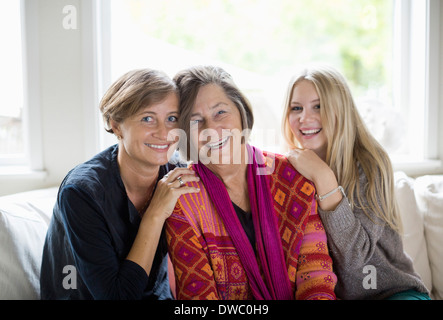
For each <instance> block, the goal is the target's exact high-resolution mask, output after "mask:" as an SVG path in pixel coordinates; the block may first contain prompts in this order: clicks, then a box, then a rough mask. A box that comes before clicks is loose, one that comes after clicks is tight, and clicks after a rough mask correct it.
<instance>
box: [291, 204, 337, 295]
mask: <svg viewBox="0 0 443 320" xmlns="http://www.w3.org/2000/svg"><path fill="white" fill-rule="evenodd" d="M314 205H315V204H314ZM314 212H315V210H314ZM299 257H300V258H299V264H298V267H297V279H296V281H297V286H296V287H297V292H296V299H297V300H299V299H303V300H304V299H308V300H312V299H326V300H331V299H335V294H334V288H335V285H336V283H337V277H336V275H335V274H334V272H333V268H332V259H331V257H330V256H329V250H328V245H327V239H326V234H325V230H324V228H323V225H322V223H321V220H320V217H319V216H318V215H317V214H316V213H313V214H311V215H310V216H309V221H308V224H307V226H306V229H305V232H304V237H303V242H302V245H301V247H300V254H299Z"/></svg>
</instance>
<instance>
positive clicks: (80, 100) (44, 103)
mask: <svg viewBox="0 0 443 320" xmlns="http://www.w3.org/2000/svg"><path fill="white" fill-rule="evenodd" d="M31 2H32V3H31ZM88 2H92V1H89V0H88V1H81V0H69V1H66V0H26V1H25V5H26V6H29V7H28V9H30V10H29V11H28V12H27V14H31V15H32V16H33V17H32V18H33V19H30V18H29V19H27V20H28V22H29V21H31V20H32V21H34V22H33V23H34V25H33V28H38V30H36V36H37V39H36V40H37V41H36V43H38V47H34V48H28V52H30V53H32V54H37V55H38V60H37V61H38V68H36V67H35V66H34V67H32V68H31V70H32V73H33V75H34V78H33V83H32V84H31V85H32V86H37V87H38V90H37V91H38V94H37V95H35V96H34V97H31V101H30V103H31V107H32V106H34V107H38V106H39V108H40V113H39V114H36V115H33V116H31V118H30V119H29V121H30V122H34V121H39V122H40V123H41V126H40V127H41V148H42V151H43V152H42V157H41V161H37V162H40V163H41V164H42V167H41V168H39V169H41V170H40V172H37V173H36V174H26V173H24V174H12V175H6V176H4V177H1V178H0V195H3V194H9V193H13V192H19V191H26V190H31V189H34V188H41V187H48V186H53V185H58V184H59V183H60V182H61V180H62V179H63V177H64V176H65V175H66V173H67V172H68V171H69V170H70V169H71V168H73V167H74V166H75V165H77V164H78V163H81V162H83V161H85V160H87V159H88V158H89V157H90V156H91V155H93V154H95V153H96V151H97V150H98V149H96V148H98V143H96V142H97V141H98V136H97V132H96V130H97V127H96V126H95V117H96V112H95V110H96V109H95V108H97V105H93V104H94V103H95V101H91V100H93V99H91V93H90V92H91V90H90V89H91V88H90V87H91V86H92V85H93V84H92V82H93V81H92V80H93V79H92V74H93V72H92V71H91V70H88V69H89V68H92V67H93V66H91V62H90V61H89V60H90V57H88V56H87V55H85V54H84V51H85V49H90V48H91V47H92V46H91V45H90V43H88V41H89V40H90V35H91V34H90V33H91V30H90V28H85V27H84V25H87V23H85V24H84V25H82V23H81V22H82V19H84V18H85V17H83V16H82V15H81V13H82V8H83V9H84V6H88V5H89V4H88ZM66 5H73V6H74V7H75V8H77V9H78V10H77V15H78V24H77V29H69V30H66V29H65V28H64V27H63V18H64V17H65V16H66V15H65V14H63V8H64V7H65V6H66ZM82 5H83V7H82ZM30 11H31V12H30ZM35 18H36V19H35ZM35 24H37V25H35ZM32 99H37V100H39V101H32ZM31 133H32V134H38V132H31ZM91 146H93V147H91Z"/></svg>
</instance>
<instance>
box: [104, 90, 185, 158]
mask: <svg viewBox="0 0 443 320" xmlns="http://www.w3.org/2000/svg"><path fill="white" fill-rule="evenodd" d="M178 103H179V102H178V97H177V95H176V94H175V93H170V94H169V95H167V96H166V98H165V99H164V100H163V101H160V102H158V103H154V104H152V105H149V106H146V107H145V108H141V109H140V110H139V112H137V113H136V114H135V115H133V116H130V117H129V118H127V119H125V120H124V121H123V122H121V123H117V122H115V121H112V122H111V125H112V129H113V131H114V133H115V134H116V135H117V136H119V137H120V145H119V156H121V157H122V159H124V161H122V163H126V164H128V165H129V164H131V165H137V166H139V167H140V166H160V165H164V164H166V163H167V162H168V156H169V155H170V154H171V152H173V151H174V150H175V147H176V143H175V141H168V133H169V131H171V130H172V129H175V128H178V122H177V120H178V115H179V112H178Z"/></svg>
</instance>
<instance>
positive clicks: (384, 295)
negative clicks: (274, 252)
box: [282, 66, 429, 300]
mask: <svg viewBox="0 0 443 320" xmlns="http://www.w3.org/2000/svg"><path fill="white" fill-rule="evenodd" d="M282 125H283V126H282V129H283V135H284V138H285V140H286V142H287V143H288V145H289V147H290V149H291V151H290V152H289V155H288V159H289V161H290V162H291V164H292V165H293V166H294V167H295V168H296V169H297V170H298V171H299V172H300V173H301V174H303V175H304V176H305V177H307V178H308V179H309V180H311V181H312V182H313V183H314V185H315V187H316V193H317V195H316V197H317V200H318V205H319V207H318V211H319V214H320V217H321V219H322V221H323V224H324V227H325V229H326V233H327V236H328V244H329V246H330V250H331V256H332V258H333V260H334V269H335V272H336V274H337V276H338V282H337V286H336V294H337V297H338V298H341V299H412V300H415V299H419V300H422V299H429V295H428V290H427V289H426V287H425V286H424V284H423V282H422V281H421V279H420V277H419V275H418V274H417V273H415V272H414V270H413V265H412V261H411V259H410V258H409V257H408V256H407V255H406V254H405V253H404V251H403V245H402V240H401V221H400V216H399V212H398V208H397V205H396V201H395V198H394V182H393V170H392V166H391V163H390V160H389V156H388V155H387V153H386V152H385V151H384V150H383V148H382V147H381V146H380V144H379V143H378V142H377V141H376V140H375V139H374V138H373V136H372V135H371V134H370V133H369V131H368V130H367V128H366V127H365V125H364V123H363V121H362V119H361V117H360V115H359V113H358V111H357V109H356V106H355V103H354V100H353V98H352V95H351V92H350V90H349V87H348V85H347V83H346V80H345V78H344V77H343V76H342V75H341V74H340V73H339V72H338V71H337V70H335V69H334V68H331V67H329V66H309V67H306V68H304V69H303V70H302V71H300V72H299V73H298V74H296V75H295V76H294V77H293V78H292V79H291V81H290V83H289V86H288V90H287V94H286V100H285V110H284V114H283V124H282Z"/></svg>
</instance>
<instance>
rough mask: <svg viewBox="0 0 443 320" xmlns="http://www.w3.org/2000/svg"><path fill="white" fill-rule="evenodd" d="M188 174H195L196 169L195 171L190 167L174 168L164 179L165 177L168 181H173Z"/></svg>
mask: <svg viewBox="0 0 443 320" xmlns="http://www.w3.org/2000/svg"><path fill="white" fill-rule="evenodd" d="M186 175H195V171H193V170H192V169H188V168H178V167H177V168H175V169H174V170H171V171H169V172H168V173H167V174H166V175H165V176H164V177H163V179H165V180H166V181H167V182H168V183H172V182H174V181H175V180H177V178H178V177H179V176H186Z"/></svg>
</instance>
